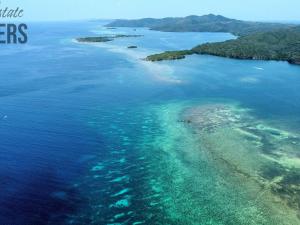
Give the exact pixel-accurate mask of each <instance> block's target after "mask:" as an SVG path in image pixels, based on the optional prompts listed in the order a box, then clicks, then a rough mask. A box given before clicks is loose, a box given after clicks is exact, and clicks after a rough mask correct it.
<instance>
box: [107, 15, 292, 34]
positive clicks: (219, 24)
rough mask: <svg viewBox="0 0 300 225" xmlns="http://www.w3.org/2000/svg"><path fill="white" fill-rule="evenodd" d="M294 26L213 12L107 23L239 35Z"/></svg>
mask: <svg viewBox="0 0 300 225" xmlns="http://www.w3.org/2000/svg"><path fill="white" fill-rule="evenodd" d="M292 26H293V25H287V24H280V23H262V22H248V21H242V20H235V19H229V18H226V17H224V16H220V15H213V14H209V15H204V16H187V17H183V18H171V17H170V18H163V19H152V18H147V19H139V20H115V21H113V22H112V23H109V24H107V27H149V28H150V29H152V30H157V31H168V32H228V33H232V34H235V35H239V36H241V35H247V34H250V33H256V32H260V31H271V30H274V29H280V28H287V27H292Z"/></svg>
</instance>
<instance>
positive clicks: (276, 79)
mask: <svg viewBox="0 0 300 225" xmlns="http://www.w3.org/2000/svg"><path fill="white" fill-rule="evenodd" d="M30 32H31V33H30V36H29V37H30V42H29V44H28V45H26V46H17V47H16V46H15V47H13V46H10V47H9V46H6V47H3V50H2V51H1V53H0V55H1V56H2V60H1V62H0V65H1V68H2V69H1V70H2V71H1V74H2V79H1V83H0V86H1V89H0V118H1V119H0V123H1V125H0V135H1V141H2V144H1V149H0V155H1V157H0V168H1V169H0V177H1V184H0V186H1V188H2V192H1V194H0V209H1V210H0V222H1V223H3V224H135V225H137V224H297V222H299V221H298V220H297V216H296V215H295V212H294V211H293V209H295V207H296V206H295V205H297V198H296V200H295V199H294V198H288V197H284V196H286V195H285V194H286V193H285V192H284V191H283V194H281V193H279V192H278V190H279V189H278V187H284V189H283V190H286V191H287V192H288V191H290V190H293V191H295V190H297V189H293V188H294V186H293V185H296V187H297V185H299V180H297V176H298V175H299V171H298V169H299V148H298V146H299V143H300V142H299V139H298V136H299V135H300V129H299V122H300V117H299V115H300V96H299V95H300V94H299V91H298V90H299V88H300V67H298V66H292V65H289V64H288V63H285V62H272V61H271V62H266V61H240V60H231V59H224V58H218V57H212V56H196V55H194V56H189V57H187V58H186V59H185V60H181V61H168V62H159V63H150V62H145V61H142V60H141V58H144V57H145V56H146V55H148V54H151V53H156V52H161V51H164V50H175V49H185V48H190V47H193V46H195V45H197V44H199V43H204V42H208V41H222V40H226V39H230V38H234V37H233V36H232V35H229V34H223V33H218V34H212V33H162V32H155V31H149V30H147V29H140V28H138V29H136V30H133V29H128V28H120V29H116V30H108V29H105V28H103V27H102V26H101V23H100V22H76V23H75V22H74V23H43V24H38V23H36V24H31V29H30ZM112 33H118V34H132V33H134V34H142V35H144V36H143V37H139V38H124V39H118V40H115V41H113V42H109V43H105V44H98V45H87V44H79V43H75V42H74V41H73V39H74V38H75V37H78V36H87V35H96V34H112ZM129 45H137V46H138V48H137V49H127V46H129ZM16 62H17V64H16ZM197 107H199V108H197ZM193 109H197V110H196V112H195V111H193ZM189 110H192V112H193V113H195V115H196V116H195V115H194V114H193V113H192V114H189V113H190V111H189ZM186 114H187V115H188V117H187V118H185V116H186ZM197 118H204V120H203V121H201V120H200V122H199V120H198V119H197ZM291 171H292V173H291ZM274 174H275V175H274ZM291 174H292V175H291ZM297 182H298V183H297ZM291 188H292V189H291ZM287 196H292V197H295V196H298V194H297V193H296V194H294V195H290V194H289V193H288V194H287ZM298 199H299V198H298ZM288 205H290V206H288Z"/></svg>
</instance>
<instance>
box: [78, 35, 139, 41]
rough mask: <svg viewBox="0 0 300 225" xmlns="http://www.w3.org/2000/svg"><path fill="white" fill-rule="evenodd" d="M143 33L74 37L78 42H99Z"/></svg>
mask: <svg viewBox="0 0 300 225" xmlns="http://www.w3.org/2000/svg"><path fill="white" fill-rule="evenodd" d="M142 36H143V35H127V34H116V35H111V36H99V37H82V38H76V40H77V41H78V42H83V43H100V42H109V41H113V40H114V39H117V38H130V37H142Z"/></svg>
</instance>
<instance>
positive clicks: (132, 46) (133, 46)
mask: <svg viewBox="0 0 300 225" xmlns="http://www.w3.org/2000/svg"><path fill="white" fill-rule="evenodd" d="M127 48H131V49H133V48H137V46H136V45H131V46H128V47H127Z"/></svg>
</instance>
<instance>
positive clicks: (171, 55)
mask: <svg viewBox="0 0 300 225" xmlns="http://www.w3.org/2000/svg"><path fill="white" fill-rule="evenodd" d="M191 54H193V52H192V51H190V50H184V51H167V52H164V53H160V54H155V55H150V56H148V57H147V58H146V59H145V60H146V61H152V62H155V61H162V60H176V59H184V58H185V56H186V55H191Z"/></svg>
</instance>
